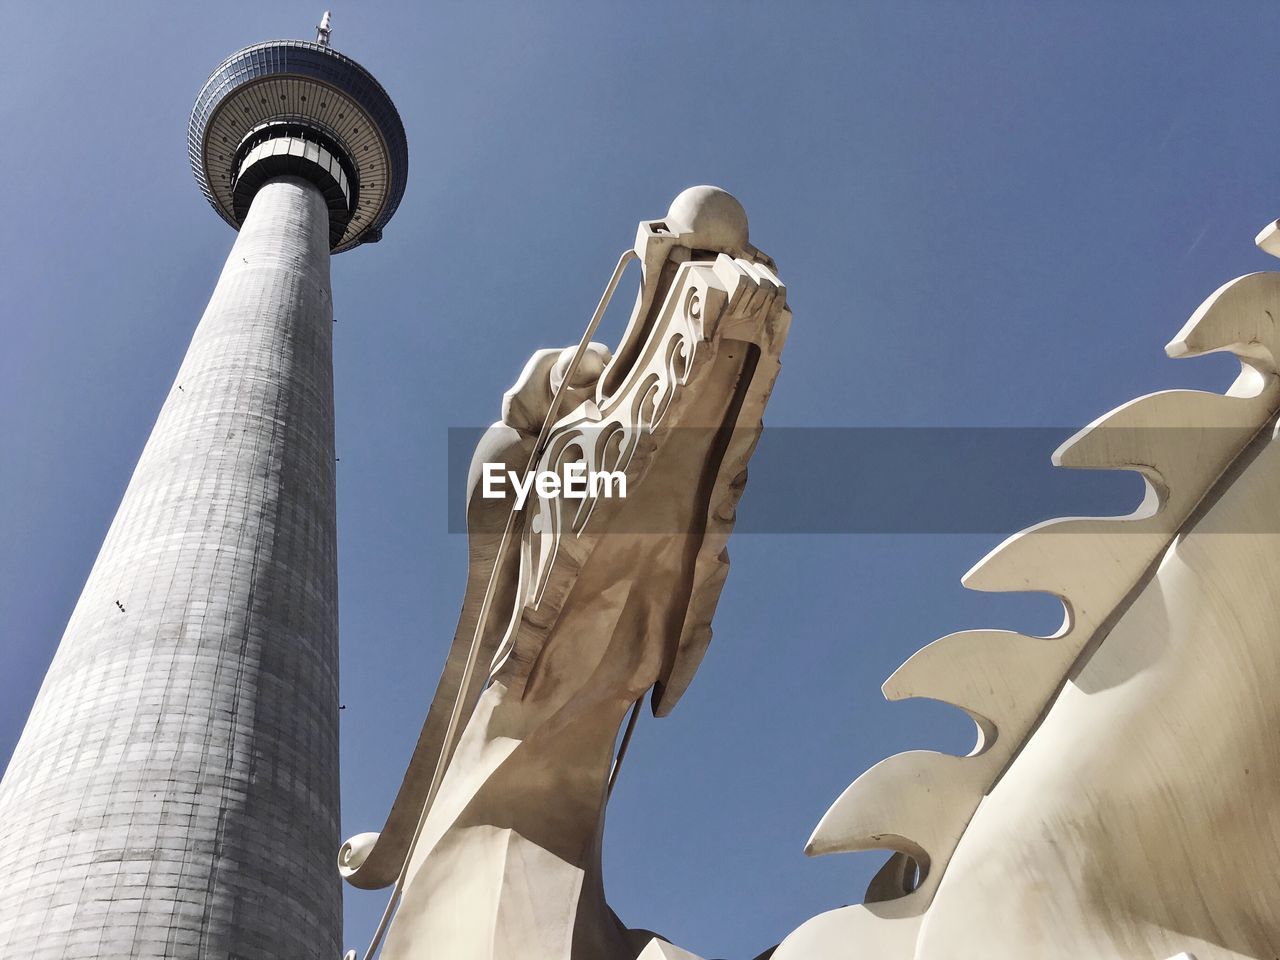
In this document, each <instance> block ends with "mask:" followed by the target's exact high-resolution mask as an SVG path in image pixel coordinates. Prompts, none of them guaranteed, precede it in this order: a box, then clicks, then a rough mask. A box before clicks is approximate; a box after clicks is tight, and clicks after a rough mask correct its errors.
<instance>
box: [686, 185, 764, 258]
mask: <svg viewBox="0 0 1280 960" xmlns="http://www.w3.org/2000/svg"><path fill="white" fill-rule="evenodd" d="M667 219H668V220H669V221H672V223H673V225H679V228H681V229H680V232H690V233H693V234H694V240H693V245H694V246H696V247H698V248H699V249H702V250H716V251H721V252H725V253H730V252H736V251H741V250H744V249H745V248H746V247H747V211H746V210H744V209H743V207H742V204H741V203H739V202H738V198H737V197H735V196H734V195H733V194H731V193H729V192H728V191H727V190H721V189H720V188H719V187H712V186H705V185H704V186H700V187H690V188H689V189H687V190H684V191H682V192H681V193H680V195H679V196H677V197H676V198H675V199H674V200H672V201H671V209H670V210H668V211H667Z"/></svg>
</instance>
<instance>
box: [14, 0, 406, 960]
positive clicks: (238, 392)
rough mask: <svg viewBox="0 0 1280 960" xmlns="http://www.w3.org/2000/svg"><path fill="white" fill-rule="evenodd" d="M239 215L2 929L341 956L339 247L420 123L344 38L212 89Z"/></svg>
mask: <svg viewBox="0 0 1280 960" xmlns="http://www.w3.org/2000/svg"><path fill="white" fill-rule="evenodd" d="M188 144H189V151H190V156H191V164H192V167H193V169H194V171H195V175H196V179H197V180H198V181H199V182H200V185H201V187H202V188H203V189H204V192H205V195H206V196H207V197H208V198H209V201H210V203H212V204H213V207H214V209H215V210H217V211H218V213H219V214H221V215H222V217H223V218H224V219H226V220H227V221H228V222H229V223H230V224H232V225H233V226H235V227H237V228H238V229H239V231H240V233H239V236H238V238H237V239H236V242H235V245H234V247H233V248H232V250H231V254H230V256H228V258H227V262H226V265H225V266H224V267H223V270H222V275H221V277H220V278H219V280H218V284H217V288H216V289H215V290H214V293H213V297H212V298H211V299H210V301H209V306H208V308H207V309H206V310H205V313H204V316H203V317H202V318H201V320H200V323H199V326H198V327H197V328H196V331H195V335H194V337H193V339H192V341H191V346H190V349H189V350H188V351H187V355H186V358H185V359H184V360H183V363H182V367H181V369H180V370H179V372H178V376H177V379H176V381H175V382H174V385H173V388H172V389H171V391H170V392H169V396H168V397H167V399H166V400H165V403H164V406H163V408H162V409H161V411H160V416H159V419H158V420H157V422H156V425H155V428H154V429H153V431H152V433H151V437H150V439H149V440H148V441H147V445H146V447H145V449H144V450H143V452H142V457H141V459H140V460H139V461H138V465H137V468H136V469H135V471H134V474H133V478H132V479H131V480H130V482H129V487H128V489H127V491H126V492H125V495H124V500H123V502H122V503H121V504H120V509H119V512H118V513H117V514H116V517H115V520H114V522H113V523H112V525H111V528H110V530H109V532H108V533H107V537H106V540H105V542H104V543H103V545H102V549H101V551H100V553H99V554H98V558H97V561H96V563H95V564H94V566H93V570H92V572H91V573H90V575H89V579H88V582H87V583H86V584H85V587H84V592H83V593H82V594H81V596H80V600H79V602H78V604H77V605H76V607H75V611H74V612H73V613H72V615H71V620H70V622H69V624H68V625H67V629H66V633H65V634H64V635H63V637H62V641H61V644H60V645H59V647H58V650H57V653H56V654H55V656H54V659H53V662H52V664H51V666H50V667H49V672H48V675H47V676H46V677H45V681H44V684H43V686H42V687H41V689H40V693H39V695H38V697H37V699H36V702H35V706H34V707H33V709H32V711H31V716H30V718H29V719H28V721H27V725H26V728H25V729H24V731H23V734H22V738H21V740H20V741H19V743H18V746H17V748H16V750H15V751H14V754H13V758H12V760H11V761H10V764H9V767H8V770H7V771H6V773H5V775H4V779H3V781H0V954H3V955H4V956H6V957H9V956H12V957H23V958H26V960H55V958H56V960H76V958H95V960H98V958H101V960H106V958H112V960H116V958H136V957H146V958H159V957H165V958H193V960H194V958H202V960H210V958H217V960H304V958H305V960H312V958H325V960H329V958H336V957H338V955H339V941H340V936H341V902H340V892H339V878H338V873H337V870H336V867H335V856H336V853H337V850H338V845H339V833H338V830H339V825H338V712H337V710H338V646H337V644H338V609H337V580H336V573H337V570H336V549H335V532H334V526H335V519H334V439H333V372H332V362H331V361H332V323H331V321H332V317H333V310H332V304H331V301H330V290H329V255H330V253H331V252H338V251H342V250H348V249H350V248H351V247H354V246H356V245H358V244H361V243H368V242H372V241H376V240H378V239H379V238H380V237H381V233H382V228H383V226H384V225H385V224H386V222H387V221H388V220H389V219H390V218H391V215H392V214H393V213H394V212H395V209H396V206H397V204H398V203H399V201H400V197H401V194H402V193H403V191H404V184H405V176H406V172H407V166H408V150H407V146H406V143H405V136H404V128H403V126H402V125H401V123H400V118H399V116H398V114H397V113H396V109H395V107H394V106H393V104H392V103H391V100H390V98H388V96H387V94H386V93H385V91H383V89H382V87H381V86H379V84H378V83H377V81H376V80H374V79H373V77H372V76H370V75H369V73H368V72H367V71H366V70H365V69H364V68H363V67H361V66H360V65H359V64H357V63H356V62H355V61H353V60H351V59H349V58H348V57H345V56H343V55H341V54H339V53H336V52H334V51H333V50H331V49H330V48H329V46H328V23H327V15H326V22H325V23H324V24H322V27H321V31H320V36H319V38H318V40H317V42H315V43H309V42H304V41H296V40H285V41H274V42H271V43H262V44H257V45H255V46H251V47H246V48H245V49H244V50H241V51H240V52H238V53H236V54H235V55H233V56H232V57H230V58H229V59H228V60H226V62H224V63H223V64H222V65H221V66H220V67H218V69H217V70H215V71H214V73H213V75H212V76H211V77H210V78H209V81H208V82H207V83H206V84H205V85H204V88H203V89H202V90H201V91H200V95H199V97H198V98H197V99H196V104H195V108H194V109H193V111H192V114H191V124H190V130H189V134H188Z"/></svg>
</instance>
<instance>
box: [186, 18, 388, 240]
mask: <svg viewBox="0 0 1280 960" xmlns="http://www.w3.org/2000/svg"><path fill="white" fill-rule="evenodd" d="M187 153H188V156H189V157H190V159H191V170H192V172H193V173H194V174H195V177H196V181H197V182H198V183H199V184H200V189H201V190H202V191H204V195H205V197H206V198H207V199H208V200H209V203H210V204H212V205H213V208H214V209H215V210H217V211H218V214H219V215H220V216H221V217H222V219H224V220H226V221H227V223H229V224H231V225H232V226H233V227H236V228H237V229H238V228H239V226H240V224H241V223H242V222H243V220H244V217H245V214H246V213H248V210H249V204H250V202H251V201H252V200H253V195H254V193H255V192H256V191H257V188H258V187H259V186H261V185H262V184H263V183H265V182H266V181H267V180H268V179H270V178H271V177H274V176H281V175H284V174H293V175H296V176H301V177H304V178H306V179H308V180H310V181H311V182H313V183H314V184H315V185H316V186H317V187H319V189H320V192H321V193H322V194H324V197H325V201H326V202H327V203H328V205H329V245H330V248H331V250H332V252H333V253H341V252H342V251H344V250H350V249H351V248H352V247H355V246H358V245H359V244H362V243H376V242H377V241H378V240H380V239H382V229H383V227H384V226H386V224H387V221H389V220H390V219H391V216H392V214H394V213H395V211H396V207H398V206H399V204H400V198H401V197H402V196H403V195H404V188H405V181H406V178H407V175H408V170H409V148H408V142H407V141H406V139H405V133H404V125H403V124H402V123H401V121H400V114H399V113H398V112H397V111H396V108H395V105H394V104H393V103H392V102H391V98H390V97H389V96H388V95H387V92H386V91H385V90H383V88H382V85H381V84H379V83H378V81H377V80H375V79H374V78H373V76H372V74H370V73H369V71H368V70H366V69H365V68H364V67H362V66H360V64H358V63H356V61H354V60H352V59H351V58H350V57H348V56H345V55H343V54H341V53H338V52H337V51H335V50H333V49H331V48H330V47H329V46H328V45H327V43H323V42H311V41H307V40H271V41H268V42H266V43H256V44H254V45H252V46H249V47H245V48H244V49H243V50H240V51H238V52H236V53H234V54H232V55H231V56H230V57H228V58H227V59H226V60H224V61H223V62H222V64H221V65H220V66H219V67H218V68H217V69H216V70H214V71H213V74H212V75H211V76H210V77H209V79H208V80H207V81H206V82H205V85H204V87H203V88H202V89H201V90H200V94H199V96H197V97H196V102H195V106H194V107H193V108H192V110H191V121H190V124H189V125H188V128H187Z"/></svg>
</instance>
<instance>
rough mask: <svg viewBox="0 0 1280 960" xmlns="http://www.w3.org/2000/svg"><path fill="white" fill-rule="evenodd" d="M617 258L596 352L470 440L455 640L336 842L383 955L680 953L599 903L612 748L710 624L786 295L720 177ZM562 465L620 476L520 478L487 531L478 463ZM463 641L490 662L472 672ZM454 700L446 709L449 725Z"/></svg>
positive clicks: (693, 658) (580, 356)
mask: <svg viewBox="0 0 1280 960" xmlns="http://www.w3.org/2000/svg"><path fill="white" fill-rule="evenodd" d="M634 257H635V258H636V259H638V260H639V261H640V266H641V274H642V279H641V284H640V290H639V293H638V296H637V300H636V305H635V308H634V310H633V312H632V317H631V321H630V324H629V326H628V328H627V330H626V332H625V334H624V335H623V338H622V342H621V343H620V344H619V345H618V347H617V350H616V351H613V352H611V351H610V350H608V349H607V348H606V347H604V346H603V345H601V344H596V343H589V344H588V343H584V344H583V345H582V346H581V347H580V349H579V350H565V351H559V350H544V351H539V352H538V353H536V354H535V355H534V356H533V357H532V358H530V360H529V362H528V363H527V364H526V366H525V369H524V371H523V372H522V373H521V375H520V377H519V379H518V380H517V382H516V385H515V386H514V387H513V388H512V389H511V391H509V392H508V394H507V395H506V397H505V398H504V402H503V417H502V420H501V421H499V422H498V423H496V424H494V425H493V427H492V428H491V429H490V430H489V431H488V433H487V434H486V435H485V436H484V438H482V440H481V442H480V444H479V447H478V449H477V451H476V457H475V462H474V463H473V468H472V472H471V481H470V494H469V500H468V526H469V534H470V545H471V560H472V563H471V576H470V578H469V582H468V588H467V595H466V597H465V598H464V601H463V611H462V616H461V619H460V622H459V628H458V634H457V637H456V639H455V642H454V648H453V650H452V651H451V653H450V656H449V660H448V662H447V663H446V666H445V670H444V673H443V676H442V679H441V682H440V687H439V688H438V690H437V694H436V698H435V700H434V701H433V702H432V706H431V709H430V711H429V713H428V717H427V721H426V724H425V725H424V728H423V733H422V736H421V738H420V740H419V744H418V748H417V750H416V751H415V754H414V757H413V759H412V760H411V762H410V766H409V770H408V772H407V774H406V777H405V782H404V785H403V786H402V787H401V791H400V795H399V796H398V797H397V800H396V803H395V806H394V807H393V809H392V812H391V814H390V816H389V817H388V820H387V824H386V825H385V826H384V828H383V830H382V832H381V834H364V835H361V836H360V837H357V838H354V839H353V840H351V841H348V843H347V844H346V845H344V847H343V850H342V852H341V854H340V869H341V871H342V873H343V875H344V876H345V877H346V878H347V880H348V881H349V882H351V883H354V884H355V885H357V886H361V887H378V886H385V885H387V884H389V883H392V882H394V881H396V880H397V877H400V879H402V881H403V893H402V894H401V895H400V900H399V908H398V912H397V913H396V915H395V919H394V921H393V922H392V923H391V926H390V930H389V932H388V934H387V939H386V944H385V946H384V948H383V953H382V956H384V957H386V958H387V960H393V958H402V957H412V956H418V955H421V954H422V953H423V952H425V951H430V952H431V953H433V954H435V953H439V954H440V955H442V956H452V957H459V958H462V957H467V958H476V960H480V958H492V960H499V958H511V960H516V958H520V960H527V958H529V957H535V956H536V957H541V958H553V957H559V958H564V960H570V958H579V960H587V958H590V960H608V958H619V960H634V958H636V957H637V956H639V955H640V954H641V953H642V952H644V956H645V957H661V956H670V957H676V956H686V954H684V953H683V951H678V950H677V949H676V948H674V947H672V946H671V945H670V944H666V943H665V942H664V941H662V940H661V939H660V938H656V937H655V936H654V935H653V934H652V933H648V932H646V931H639V930H630V929H628V928H626V927H625V926H624V925H623V924H622V923H620V922H619V920H618V918H617V917H616V916H615V915H614V914H613V913H612V911H611V910H609V908H608V906H607V904H606V902H605V899H604V891H603V882H602V878H601V871H600V848H601V844H602V835H601V832H602V829H603V815H604V809H605V803H606V801H607V797H608V793H609V790H610V789H611V786H612V782H613V778H614V777H615V776H616V773H617V764H618V763H619V762H620V760H621V758H620V757H615V756H614V743H615V740H616V738H617V735H618V730H619V727H620V725H621V723H622V721H623V719H624V718H625V717H626V716H627V714H628V712H629V711H632V710H633V707H634V708H638V706H639V702H640V700H641V698H642V697H643V696H644V695H645V693H646V692H648V691H652V708H653V711H654V712H655V713H656V714H658V715H662V714H665V713H666V712H669V711H670V710H671V709H672V707H673V706H674V704H675V702H676V701H677V700H678V699H679V697H680V695H681V694H682V693H683V692H684V689H685V688H686V687H687V686H688V684H689V682H690V680H691V679H692V676H693V674H694V672H695V671H696V669H697V666H698V663H699V662H700V660H701V658H702V655H703V652H704V651H705V649H706V646H707V644H708V643H709V642H710V639H711V627H710V624H711V618H712V614H713V613H714V610H715V605H716V602H717V600H718V598H719V594H720V589H721V587H722V585H723V583H724V578H725V575H726V573H727V569H728V557H727V553H726V551H725V544H726V542H727V539H728V536H729V532H730V530H731V529H732V526H733V521H734V518H735V515H736V514H735V510H736V504H737V501H738V499H739V497H740V496H741V494H742V490H743V488H744V485H745V480H746V463H747V460H748V459H749V458H750V456H751V453H752V451H753V449H754V447H755V444H756V441H757V439H758V437H759V433H760V426H761V424H760V418H761V414H762V412H763V409H764V406H765V403H766V402H767V400H768V397H769V393H770V391H771V389H772V384H773V381H774V379H775V377H776V376H777V372H778V369H779V363H778V355H779V353H780V351H781V348H782V344H783V341H784V340H785V338H786V333H787V328H788V325H789V322H790V313H789V312H788V310H787V309H786V304H785V291H784V290H783V287H782V285H781V283H780V282H779V281H778V279H777V276H776V275H775V273H774V270H773V264H772V262H771V261H770V260H769V258H768V257H766V256H764V255H763V254H761V253H760V252H759V251H758V250H756V249H755V247H753V246H752V245H751V244H750V243H749V242H748V238H747V224H746V216H745V214H744V213H743V211H742V208H741V206H740V205H739V204H738V202H737V201H736V200H734V199H733V198H732V197H730V196H729V195H728V194H726V193H724V192H723V191H721V190H717V189H715V188H711V187H699V188H693V189H691V190H689V191H686V192H685V193H684V194H682V195H681V196H680V197H678V198H677V199H676V201H675V202H674V203H673V204H672V207H671V210H670V211H669V212H668V215H667V216H666V217H665V218H664V219H663V220H661V221H651V222H646V223H642V224H641V225H640V229H639V232H638V236H637V241H636V245H635V250H634ZM575 358H576V359H575ZM558 393H560V394H562V397H561V400H562V403H561V406H560V408H559V409H560V410H563V411H564V412H563V413H562V414H561V413H559V412H558V411H557V410H556V409H555V404H556V401H555V399H554V398H555V397H556V396H557V394H558ZM549 417H554V419H553V420H552V422H550V423H549V424H546V421H547V420H548V418H549ZM544 426H545V429H544ZM539 441H541V442H539ZM575 463H580V464H583V465H584V467H585V468H586V470H587V471H590V472H596V471H619V472H620V473H621V474H623V475H624V476H625V479H626V490H627V493H626V496H625V498H621V497H605V496H599V495H597V496H587V497H586V498H584V499H581V500H566V499H563V498H540V497H536V496H532V495H531V496H530V498H529V500H528V502H527V503H526V504H525V506H524V508H523V510H517V511H516V515H517V517H518V522H517V523H516V526H515V528H514V536H513V537H511V538H509V537H508V532H509V527H508V524H509V522H510V521H509V518H510V517H511V516H512V511H513V509H514V505H513V503H512V502H511V500H510V499H508V500H497V501H495V500H492V499H487V498H485V497H483V496H481V493H480V491H481V489H482V486H481V483H480V477H481V475H482V473H483V465H484V464H499V465H501V467H502V468H503V470H506V469H509V468H518V470H523V469H524V467H525V465H526V464H527V465H528V466H529V468H530V471H531V472H532V473H533V474H534V475H536V474H539V473H544V472H549V473H554V474H557V475H560V476H563V475H564V474H565V472H566V470H567V468H568V466H569V465H570V464H575ZM509 539H510V542H511V544H512V548H510V549H508V548H507V547H506V544H507V543H508V541H509ZM494 571H496V572H494ZM490 601H491V602H490ZM485 609H488V611H490V615H489V616H487V617H482V616H481V611H483V610H485ZM469 658H470V659H472V660H475V659H478V660H479V661H480V662H482V663H486V664H489V665H490V666H489V669H488V670H483V671H477V673H476V676H475V677H474V678H473V677H472V675H471V673H470V671H469V668H468V659H469ZM455 714H456V715H460V716H462V717H463V718H469V720H467V722H466V723H465V728H464V729H463V730H462V732H461V734H460V736H458V737H456V738H455V737H453V736H452V734H451V732H450V727H451V724H450V723H449V722H448V719H449V718H450V717H451V716H453V715H455ZM633 716H634V714H633ZM455 740H456V742H455ZM440 768H443V771H444V772H443V776H442V777H439V776H436V777H434V778H433V771H436V772H437V774H438V771H439V769H440ZM433 779H439V784H438V792H436V791H435V784H434V783H433ZM424 808H425V810H424ZM402 868H403V870H402Z"/></svg>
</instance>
